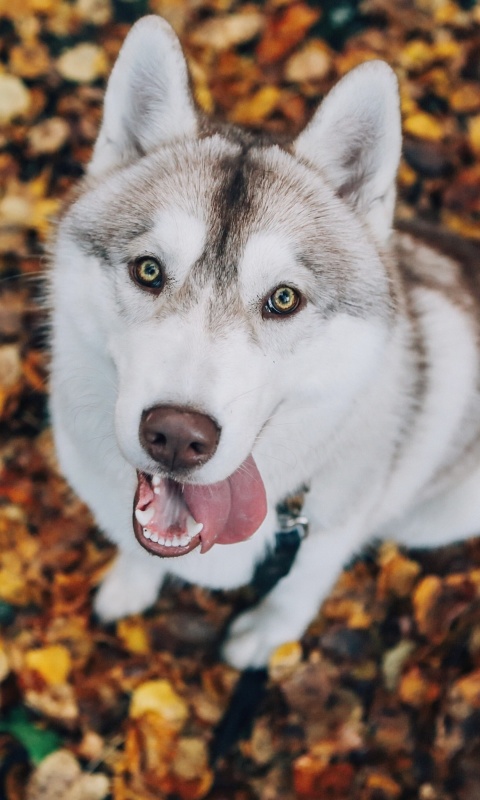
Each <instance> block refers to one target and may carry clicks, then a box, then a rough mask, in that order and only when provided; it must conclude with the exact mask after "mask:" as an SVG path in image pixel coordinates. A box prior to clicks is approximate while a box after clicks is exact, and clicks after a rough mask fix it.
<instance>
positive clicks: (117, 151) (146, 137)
mask: <svg viewBox="0 0 480 800" xmlns="http://www.w3.org/2000/svg"><path fill="white" fill-rule="evenodd" d="M196 129H197V117H196V113H195V108H194V104H193V100H192V95H191V92H190V87H189V83H188V71H187V65H186V62H185V58H184V55H183V52H182V49H181V47H180V43H179V41H178V39H177V36H176V35H175V33H174V31H173V30H172V28H171V27H170V25H169V24H168V23H167V22H165V20H163V19H161V17H157V16H154V15H151V16H148V17H143V19H141V20H139V21H138V22H137V23H135V25H134V26H133V28H132V29H131V31H130V32H129V34H128V36H127V38H126V39H125V42H124V44H123V46H122V49H121V50H120V54H119V56H118V59H117V61H116V63H115V66H114V67H113V70H112V74H111V76H110V79H109V81H108V85H107V91H106V94H105V103H104V112H103V122H102V127H101V129H100V133H99V136H98V139H97V142H96V144H95V148H94V151H93V157H92V160H91V162H90V166H89V172H90V174H92V175H100V174H101V173H103V172H105V171H107V170H109V169H110V168H111V167H114V166H117V165H121V164H123V163H126V162H128V161H130V160H131V159H132V158H136V157H140V156H142V155H145V154H146V153H148V152H150V151H151V150H153V149H154V148H155V147H158V146H159V145H161V144H165V143H167V142H169V141H171V140H173V139H178V138H183V137H185V136H191V135H194V134H195V131H196Z"/></svg>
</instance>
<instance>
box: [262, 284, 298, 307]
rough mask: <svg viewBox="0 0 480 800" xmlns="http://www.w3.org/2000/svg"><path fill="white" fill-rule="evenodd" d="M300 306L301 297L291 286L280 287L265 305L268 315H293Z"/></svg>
mask: <svg viewBox="0 0 480 800" xmlns="http://www.w3.org/2000/svg"><path fill="white" fill-rule="evenodd" d="M299 305H300V295H299V293H298V292H296V291H295V289H292V287H291V286H279V287H278V289H275V291H274V292H273V294H271V295H270V297H269V298H268V300H267V302H266V303H265V307H264V313H266V314H293V312H294V311H296V310H297V308H298V306H299Z"/></svg>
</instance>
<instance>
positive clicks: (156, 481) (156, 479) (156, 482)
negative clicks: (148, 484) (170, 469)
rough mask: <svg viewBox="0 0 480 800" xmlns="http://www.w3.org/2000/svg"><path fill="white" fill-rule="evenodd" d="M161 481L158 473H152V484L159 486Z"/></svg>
mask: <svg viewBox="0 0 480 800" xmlns="http://www.w3.org/2000/svg"><path fill="white" fill-rule="evenodd" d="M161 482H162V479H161V477H160V475H153V477H152V484H153V486H160V484H161Z"/></svg>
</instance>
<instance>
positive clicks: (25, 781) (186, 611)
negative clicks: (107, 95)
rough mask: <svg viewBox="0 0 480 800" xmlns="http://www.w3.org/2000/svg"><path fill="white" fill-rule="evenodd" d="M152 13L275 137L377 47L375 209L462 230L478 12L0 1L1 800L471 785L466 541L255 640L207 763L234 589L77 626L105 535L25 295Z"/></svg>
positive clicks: (476, 691)
mask: <svg viewBox="0 0 480 800" xmlns="http://www.w3.org/2000/svg"><path fill="white" fill-rule="evenodd" d="M152 11H153V12H156V13H160V14H163V15H164V16H165V17H166V18H167V19H168V20H169V21H170V22H171V23H172V25H173V26H174V27H175V29H176V30H177V31H178V33H179V35H180V37H181V39H182V42H183V44H184V46H185V49H186V52H187V55H188V59H189V64H190V67H191V72H192V77H193V81H194V85H195V90H196V96H197V100H198V103H199V104H200V105H201V106H202V107H203V108H204V109H205V110H207V111H209V112H212V113H215V114H218V115H219V116H221V117H222V118H226V119H229V120H231V121H233V122H237V123H242V124H247V125H250V126H252V127H254V128H256V129H267V130H270V131H274V132H279V133H283V132H296V131H298V130H299V129H300V128H301V127H302V125H303V124H304V123H305V121H306V120H307V119H308V118H309V115H310V114H311V112H312V110H313V108H314V107H315V105H316V103H317V101H318V99H319V98H320V97H321V96H322V95H323V94H324V93H325V92H326V91H327V90H328V88H329V87H330V86H331V85H332V84H333V83H334V82H335V80H336V79H338V77H339V76H341V75H343V74H344V73H345V72H347V71H348V70H349V69H350V68H351V67H353V66H354V65H356V64H358V63H360V62H362V61H365V60H367V59H370V58H376V57H381V58H385V59H387V60H388V61H389V62H390V63H391V64H392V66H393V67H394V68H395V70H396V72H397V74H398V77H399V79H400V85H401V92H402V111H403V117H404V130H405V145H404V159H403V161H402V165H401V169H400V175H399V186H400V188H399V207H398V215H399V216H400V217H410V216H413V215H417V216H421V217H423V218H426V219H431V220H436V221H439V222H441V223H442V224H443V225H445V226H447V227H449V228H451V229H453V230H455V231H458V232H460V233H461V234H463V235H465V236H470V237H473V238H477V239H479V238H480V224H479V221H480V6H479V5H478V4H477V3H475V2H471V1H469V0H464V2H461V1H460V0H457V2H450V1H449V0H400V2H391V0H363V2H357V1H356V0H341V1H340V2H334V0H325V2H324V3H322V4H320V3H315V2H313V1H312V2H306V0H305V2H302V0H299V1H298V2H291V1H290V0H270V1H269V2H267V3H260V2H257V3H254V2H240V1H238V2H235V0H150V2H146V1H145V0H138V1H137V2H127V0H123V1H121V0H117V2H115V3H113V4H112V2H110V0H72V2H67V1H66V0H0V59H1V60H0V123H1V128H0V175H1V178H2V180H1V189H0V259H1V261H0V270H1V276H0V797H2V798H3V797H5V798H6V799H7V800H23V799H24V798H26V799H28V800H41V799H42V800H57V799H58V800H102V798H113V799H114V800H154V799H155V798H170V799H171V800H172V799H173V798H180V799H181V800H197V799H200V798H209V799H210V800H214V799H215V800H223V798H225V799H227V798H228V800H230V798H231V800H292V799H293V798H300V800H310V798H311V799H312V800H314V799H315V798H318V800H324V799H325V800H328V799H330V798H331V800H344V799H345V800H347V798H349V799H353V800H417V798H418V800H457V799H458V800H478V798H479V797H480V606H479V598H480V542H479V541H475V540H472V541H471V542H467V543H464V544H462V545H458V546H455V547H450V548H447V549H444V550H443V551H439V552H436V553H414V554H412V553H401V552H398V550H397V549H396V548H395V547H394V546H393V545H390V544H384V545H382V546H380V547H379V548H376V549H372V550H371V551H370V552H368V553H367V554H363V556H362V557H361V558H360V559H359V560H357V561H356V562H355V563H354V564H353V565H352V566H351V567H350V569H348V570H346V571H345V572H344V573H343V575H342V576H341V577H340V579H339V582H338V584H337V586H336V588H335V590H334V591H333V593H332V595H331V597H330V598H329V600H328V601H327V602H326V603H325V605H324V607H323V609H322V613H321V614H320V615H319V616H318V618H317V619H316V620H315V622H314V623H313V624H312V626H311V627H310V629H309V631H308V632H307V634H306V635H305V637H304V639H303V641H302V642H301V643H292V644H289V645H288V646H285V647H284V648H281V649H280V650H279V651H278V652H277V653H276V654H275V655H274V657H273V658H272V662H271V665H270V670H269V682H268V685H267V689H266V692H265V694H264V697H263V700H262V701H261V704H260V706H259V708H258V712H257V715H256V717H255V720H254V722H253V725H252V726H251V727H250V729H249V728H248V727H247V728H245V729H244V731H243V739H242V740H241V741H240V742H239V743H237V744H234V745H233V747H232V748H231V750H230V752H229V753H228V754H227V755H225V756H223V757H222V758H220V759H219V760H218V762H217V764H216V766H215V768H214V769H212V768H211V767H210V766H209V762H208V750H209V747H210V744H211V742H212V739H213V736H214V731H215V729H216V726H217V724H218V723H219V721H220V719H221V718H222V716H223V714H224V712H225V710H226V709H227V707H228V705H229V701H230V699H231V697H232V693H233V692H234V689H235V686H236V683H237V680H238V675H237V673H236V672H235V671H234V670H232V669H231V668H229V667H227V666H225V665H224V664H222V663H221V662H220V661H219V659H218V642H219V639H220V637H221V635H222V632H223V631H224V629H225V626H226V624H227V622H228V620H229V618H230V617H231V615H232V614H233V613H234V612H235V609H236V608H238V605H239V603H240V602H243V601H244V600H245V598H244V597H243V596H240V595H239V594H231V595H228V594H216V595H213V594H209V593H208V592H204V591H200V590H198V589H195V588H193V587H188V586H178V585H172V586H169V587H167V588H166V589H165V591H164V592H163V594H162V597H161V598H160V599H159V601H158V603H157V605H156V606H155V608H154V609H152V610H151V611H149V612H148V613H147V614H145V615H144V616H143V617H135V618H129V619H126V620H123V621H122V622H119V623H118V624H117V625H114V626H109V627H106V626H102V625H99V624H98V623H97V622H96V621H95V619H93V618H92V594H93V592H94V590H95V587H96V586H97V585H98V583H99V581H100V580H101V578H102V576H103V575H104V573H105V571H106V569H107V568H108V564H109V562H110V561H111V559H112V558H113V557H114V550H113V548H112V547H111V546H110V545H109V544H108V543H107V542H106V541H105V540H104V539H102V537H101V535H100V534H99V533H98V532H97V531H96V530H95V527H94V525H93V522H92V519H91V517H90V516H89V514H88V511H87V510H86V509H85V508H84V507H83V506H82V504H81V503H80V502H79V501H78V500H77V499H76V498H75V497H74V496H73V494H72V493H71V491H70V490H69V489H68V487H67V486H66V485H65V483H64V481H63V480H62V478H61V476H60V475H59V474H58V473H57V471H56V468H55V461H54V454H53V448H52V441H51V435H50V431H49V429H48V418H47V413H46V401H45V384H46V374H47V370H46V364H47V354H46V348H45V341H46V336H45V322H46V320H45V315H44V313H43V311H42V310H41V307H40V305H39V289H38V287H39V283H40V278H41V276H42V274H43V272H44V270H45V268H46V260H45V256H44V255H43V253H44V247H45V242H46V239H47V236H48V231H49V220H50V218H51V217H52V216H53V215H54V214H55V212H56V211H57V209H58V208H59V205H60V204H61V202H62V199H63V198H64V197H65V196H66V194H67V192H68V191H69V189H70V187H71V186H72V184H73V183H74V181H75V180H76V179H77V178H78V177H79V176H80V175H81V174H82V172H83V168H84V165H85V164H86V162H87V161H88V158H89V154H90V151H91V147H92V144H93V141H94V138H95V134H96V131H97V130H98V125H99V120H100V115H101V102H102V95H103V88H104V82H105V78H106V76H107V74H108V72H109V70H110V68H111V65H112V63H113V61H114V59H115V56H116V54H117V52H118V49H119V47H120V45H121V42H122V40H123V38H124V37H125V34H126V32H127V31H128V28H129V26H130V24H131V23H132V22H133V21H134V20H135V19H137V18H138V17H139V16H142V14H144V13H146V12H152ZM479 268H480V265H479ZM254 689H255V685H254V684H252V685H251V691H252V692H253V691H254ZM257 689H258V687H257Z"/></svg>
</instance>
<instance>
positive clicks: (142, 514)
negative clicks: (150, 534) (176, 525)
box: [135, 508, 155, 526]
mask: <svg viewBox="0 0 480 800" xmlns="http://www.w3.org/2000/svg"><path fill="white" fill-rule="evenodd" d="M154 514H155V510H154V509H153V508H146V509H145V511H141V510H140V509H139V508H136V509H135V518H136V519H137V520H138V521H139V523H140V525H144V526H145V525H148V523H149V522H151V521H152V519H153V517H154Z"/></svg>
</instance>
